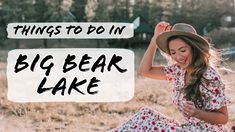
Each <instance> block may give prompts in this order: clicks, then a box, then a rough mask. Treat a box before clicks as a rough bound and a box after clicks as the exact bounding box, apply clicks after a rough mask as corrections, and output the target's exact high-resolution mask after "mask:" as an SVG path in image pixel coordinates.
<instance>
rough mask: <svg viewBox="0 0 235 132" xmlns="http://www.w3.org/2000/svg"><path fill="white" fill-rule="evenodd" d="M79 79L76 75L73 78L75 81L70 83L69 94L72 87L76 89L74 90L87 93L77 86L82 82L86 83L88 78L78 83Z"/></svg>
mask: <svg viewBox="0 0 235 132" xmlns="http://www.w3.org/2000/svg"><path fill="white" fill-rule="evenodd" d="M77 80H78V79H77V78H76V77H75V78H74V79H73V82H72V83H71V85H70V87H69V90H68V94H69V95H70V94H71V91H72V89H74V90H76V91H77V92H79V93H81V94H83V95H85V94H84V93H83V92H82V91H80V90H79V89H77V87H78V86H80V85H82V84H84V83H86V82H87V80H86V79H84V80H82V81H80V82H78V83H77Z"/></svg>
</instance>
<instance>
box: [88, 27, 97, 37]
mask: <svg viewBox="0 0 235 132" xmlns="http://www.w3.org/2000/svg"><path fill="white" fill-rule="evenodd" d="M95 29H96V28H95V26H92V25H90V26H89V27H88V31H87V34H88V35H89V34H90V33H92V32H93V31H94V30H95Z"/></svg>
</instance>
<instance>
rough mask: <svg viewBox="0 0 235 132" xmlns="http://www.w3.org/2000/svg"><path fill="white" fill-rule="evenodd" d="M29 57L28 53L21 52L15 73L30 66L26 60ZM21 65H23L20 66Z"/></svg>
mask: <svg viewBox="0 0 235 132" xmlns="http://www.w3.org/2000/svg"><path fill="white" fill-rule="evenodd" d="M26 59H27V55H22V54H20V55H19V57H18V59H17V60H16V65H15V73H17V72H19V71H21V70H24V69H25V68H27V67H28V66H29V64H28V63H27V62H24V60H26ZM20 65H21V67H19V66H20Z"/></svg>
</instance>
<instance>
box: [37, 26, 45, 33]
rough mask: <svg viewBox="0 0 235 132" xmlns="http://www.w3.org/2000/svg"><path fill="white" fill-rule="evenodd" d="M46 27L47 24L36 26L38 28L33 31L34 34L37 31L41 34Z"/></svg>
mask: <svg viewBox="0 0 235 132" xmlns="http://www.w3.org/2000/svg"><path fill="white" fill-rule="evenodd" d="M46 27H47V26H43V27H38V28H37V29H36V31H35V34H38V32H39V33H40V34H43V31H44V30H45V28H46Z"/></svg>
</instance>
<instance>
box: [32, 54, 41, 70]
mask: <svg viewBox="0 0 235 132" xmlns="http://www.w3.org/2000/svg"><path fill="white" fill-rule="evenodd" d="M39 58H40V55H39V54H37V55H36V57H35V58H34V60H33V62H32V64H31V66H30V70H31V71H34V67H35V65H36V63H37V62H38V60H39Z"/></svg>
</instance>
